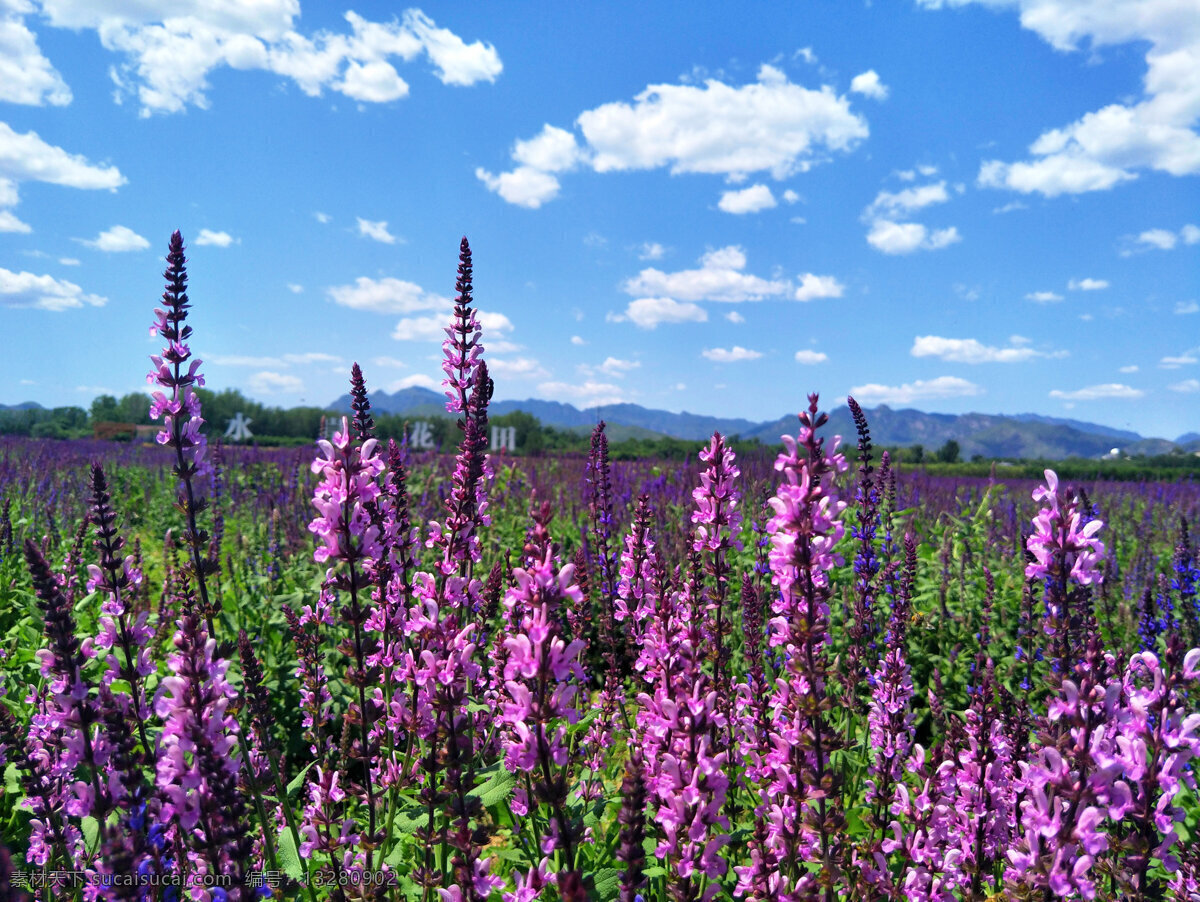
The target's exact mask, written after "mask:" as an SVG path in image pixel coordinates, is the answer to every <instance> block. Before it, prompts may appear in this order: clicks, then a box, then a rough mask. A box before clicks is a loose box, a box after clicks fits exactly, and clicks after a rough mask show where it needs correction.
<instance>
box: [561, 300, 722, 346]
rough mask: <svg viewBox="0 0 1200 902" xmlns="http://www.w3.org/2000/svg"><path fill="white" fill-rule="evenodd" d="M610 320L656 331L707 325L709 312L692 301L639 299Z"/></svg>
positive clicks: (611, 315) (610, 315)
mask: <svg viewBox="0 0 1200 902" xmlns="http://www.w3.org/2000/svg"><path fill="white" fill-rule="evenodd" d="M608 318H609V320H610V321H612V322H626V321H628V322H631V323H633V324H634V325H635V326H637V327H638V328H639V329H654V328H657V327H658V326H659V325H660V324H662V323H705V322H708V311H707V310H705V309H704V308H703V307H701V306H700V305H699V304H693V303H692V302H691V301H677V300H675V299H674V298H637V299H636V300H633V301H630V302H629V306H628V307H626V308H625V312H624V313H620V314H616V315H613V314H609V317H608ZM580 343H581V344H582V342H580Z"/></svg>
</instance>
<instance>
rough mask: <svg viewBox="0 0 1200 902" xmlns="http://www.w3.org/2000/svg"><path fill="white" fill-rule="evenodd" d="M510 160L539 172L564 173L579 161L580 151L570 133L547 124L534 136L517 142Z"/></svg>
mask: <svg viewBox="0 0 1200 902" xmlns="http://www.w3.org/2000/svg"><path fill="white" fill-rule="evenodd" d="M512 158H513V159H514V160H515V161H516V162H517V163H519V164H520V165H522V166H528V167H529V168H531V169H537V170H540V171H541V172H566V171H567V170H569V169H573V168H574V167H575V165H576V164H577V163H578V162H579V161H580V159H581V151H580V149H579V145H578V144H577V143H576V142H575V136H574V135H573V134H571V132H569V131H567V130H566V129H562V128H558V127H556V126H553V125H550V124H549V123H547V124H546V125H543V126H542V130H541V131H540V132H539V133H538V134H537V135H536V136H534V137H532V138H530V139H529V140H527V141H517V142H516V143H515V144H514V145H513V150H512Z"/></svg>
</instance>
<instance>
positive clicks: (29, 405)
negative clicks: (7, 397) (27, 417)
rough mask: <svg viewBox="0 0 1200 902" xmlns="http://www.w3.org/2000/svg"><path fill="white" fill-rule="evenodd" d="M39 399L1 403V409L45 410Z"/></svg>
mask: <svg viewBox="0 0 1200 902" xmlns="http://www.w3.org/2000/svg"><path fill="white" fill-rule="evenodd" d="M45 409H46V408H44V407H43V406H42V405H41V404H39V403H38V402H37V401H22V402H21V403H20V404H0V410H45Z"/></svg>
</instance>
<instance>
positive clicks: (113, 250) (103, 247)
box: [76, 225, 150, 254]
mask: <svg viewBox="0 0 1200 902" xmlns="http://www.w3.org/2000/svg"><path fill="white" fill-rule="evenodd" d="M76 240H78V241H79V243H80V244H86V245H87V246H88V247H90V248H93V249H95V250H98V251H104V252H105V253H106V254H119V253H125V252H127V251H144V250H145V249H146V248H148V247H149V246H150V242H149V241H147V240H146V239H145V238H143V237H142V236H141V235H139V234H138V233H137V232H135V231H134V230H133V229H131V228H129V227H128V226H123V225H115V226H113V227H112V228H111V229H105V230H104V231H103V232H101V233H100V234H99V235H97V236H96V237H95V238H92V239H85V238H79V239H76Z"/></svg>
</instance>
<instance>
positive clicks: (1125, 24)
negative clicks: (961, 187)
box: [919, 0, 1200, 197]
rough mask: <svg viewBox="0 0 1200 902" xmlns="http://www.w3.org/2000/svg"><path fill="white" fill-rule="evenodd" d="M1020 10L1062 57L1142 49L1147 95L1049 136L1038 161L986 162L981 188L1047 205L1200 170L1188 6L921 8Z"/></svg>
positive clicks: (1196, 70) (1195, 54) (1071, 1)
mask: <svg viewBox="0 0 1200 902" xmlns="http://www.w3.org/2000/svg"><path fill="white" fill-rule="evenodd" d="M919 2H920V3H922V4H923V5H924V6H928V7H942V6H962V5H965V4H967V3H970V2H978V3H982V4H985V5H988V6H994V7H1000V8H1008V9H1015V10H1016V11H1017V12H1018V13H1019V15H1020V20H1021V25H1022V26H1024V27H1025V28H1027V29H1029V30H1030V31H1033V32H1035V33H1036V34H1037V35H1038V36H1040V37H1041V38H1042V39H1043V40H1044V41H1046V42H1047V43H1048V44H1050V45H1051V46H1052V47H1053V48H1054V49H1055V50H1058V51H1061V52H1071V51H1083V52H1088V53H1092V54H1096V53H1099V52H1103V50H1104V48H1106V47H1118V46H1122V45H1128V44H1133V45H1135V46H1136V47H1137V48H1138V50H1139V52H1143V48H1144V53H1145V59H1146V73H1145V76H1144V77H1143V79H1142V93H1141V96H1140V97H1135V98H1132V99H1124V98H1121V99H1117V98H1114V101H1115V102H1113V103H1110V104H1108V105H1106V106H1104V107H1102V108H1101V109H1098V110H1094V111H1092V112H1089V113H1086V114H1084V115H1083V116H1082V117H1080V118H1079V119H1077V120H1075V121H1074V122H1070V123H1067V124H1065V125H1062V126H1060V127H1058V128H1052V129H1050V130H1048V131H1045V132H1043V133H1042V134H1041V135H1039V136H1038V137H1037V138H1036V140H1034V141H1033V142H1032V143H1031V144H1030V145H1029V158H1028V159H1025V160H1018V161H1016V162H1004V161H1001V160H985V161H984V162H983V164H982V165H981V167H980V171H979V183H980V184H981V185H984V186H988V187H994V188H1006V189H1009V190H1012V191H1018V192H1021V193H1024V194H1031V193H1038V194H1042V195H1044V196H1046V197H1055V196H1058V195H1061V194H1079V193H1083V192H1087V191H1104V190H1107V189H1109V188H1112V187H1113V186H1115V185H1119V184H1121V183H1123V182H1128V181H1131V180H1133V179H1136V178H1137V177H1138V176H1139V174H1140V173H1141V172H1142V171H1147V170H1149V171H1156V172H1163V173H1167V174H1170V175H1175V176H1181V175H1193V174H1196V173H1198V172H1200V134H1198V133H1197V130H1196V125H1197V121H1198V120H1200V24H1198V23H1200V18H1198V17H1197V15H1196V8H1195V4H1193V3H1190V2H1180V0H1138V2H1123V0H919Z"/></svg>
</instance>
